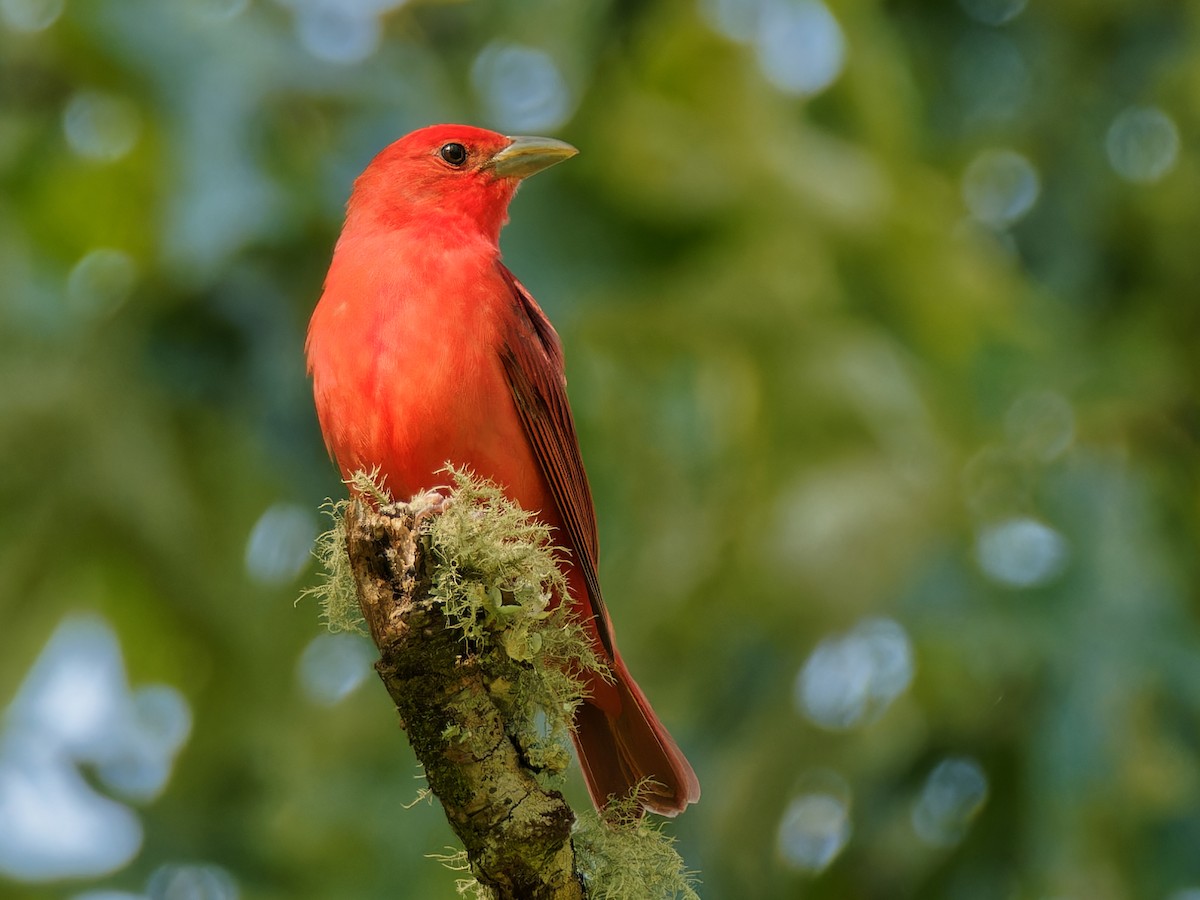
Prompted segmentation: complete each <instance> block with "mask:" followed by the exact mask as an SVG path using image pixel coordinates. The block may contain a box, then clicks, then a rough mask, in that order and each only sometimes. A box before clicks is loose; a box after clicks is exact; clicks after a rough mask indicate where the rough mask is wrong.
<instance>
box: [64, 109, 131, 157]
mask: <svg viewBox="0 0 1200 900" xmlns="http://www.w3.org/2000/svg"><path fill="white" fill-rule="evenodd" d="M62 124H63V132H64V134H66V136H67V143H68V144H69V145H70V147H71V149H72V150H74V151H75V152H76V153H78V154H79V155H80V156H82V157H85V158H87V159H94V160H97V161H100V162H113V161H115V160H118V159H120V158H121V157H123V156H125V155H126V154H127V153H129V151H130V150H132V149H133V147H134V145H135V144H136V143H137V139H138V135H139V133H140V132H141V128H142V120H141V116H140V115H139V114H138V110H137V107H136V106H135V105H134V104H133V102H132V101H130V100H127V99H126V98H124V97H118V96H115V95H113V94H106V93H103V92H101V91H80V92H79V93H77V94H75V95H74V96H73V97H72V98H71V99H70V100H69V101H67V105H66V108H65V109H64V110H63V122H62Z"/></svg>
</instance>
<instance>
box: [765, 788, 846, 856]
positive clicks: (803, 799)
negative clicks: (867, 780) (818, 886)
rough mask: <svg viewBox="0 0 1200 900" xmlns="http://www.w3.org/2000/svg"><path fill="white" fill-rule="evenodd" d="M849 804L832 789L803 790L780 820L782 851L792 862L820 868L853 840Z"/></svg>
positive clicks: (779, 839)
mask: <svg viewBox="0 0 1200 900" xmlns="http://www.w3.org/2000/svg"><path fill="white" fill-rule="evenodd" d="M850 833H851V825H850V805H849V803H848V802H847V801H846V800H845V799H843V798H842V797H839V796H837V795H835V794H833V793H826V792H823V791H817V792H813V793H806V794H801V795H800V796H799V797H796V798H795V799H794V800H792V802H791V803H789V804H788V807H787V809H786V810H785V811H784V813H783V818H782V819H781V820H780V822H779V832H778V836H777V843H778V847H779V853H780V855H781V856H782V857H783V859H784V860H785V861H786V862H787V864H788V865H789V866H791V867H792V868H794V869H799V870H801V871H803V872H820V871H822V870H823V869H825V868H826V867H827V866H828V865H829V864H830V863H831V862H833V861H834V859H836V858H837V855H838V854H839V853H841V852H842V850H843V848H845V846H846V843H847V842H848V841H849V840H850Z"/></svg>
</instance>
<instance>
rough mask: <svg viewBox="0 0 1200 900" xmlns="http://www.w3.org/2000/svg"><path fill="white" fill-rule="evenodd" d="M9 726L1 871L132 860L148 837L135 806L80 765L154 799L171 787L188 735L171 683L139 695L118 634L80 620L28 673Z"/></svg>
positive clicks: (71, 872)
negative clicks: (109, 792) (108, 792)
mask: <svg viewBox="0 0 1200 900" xmlns="http://www.w3.org/2000/svg"><path fill="white" fill-rule="evenodd" d="M3 721H4V727H3V730H2V731H0V871H3V872H6V873H8V874H10V875H13V876H14V877H17V878H21V879H24V880H50V879H57V878H66V877H85V876H97V875H101V874H104V873H106V872H110V871H113V870H115V869H118V868H120V867H122V866H124V865H125V864H127V863H128V862H129V861H130V860H131V859H132V858H133V856H134V855H135V854H136V853H137V852H138V850H139V849H140V847H141V844H142V827H141V823H140V822H139V821H138V818H137V816H136V815H134V813H133V811H132V810H130V809H129V808H128V807H126V806H124V805H123V804H121V803H118V802H116V801H114V800H112V799H110V798H108V797H105V796H103V795H101V794H100V793H98V792H97V790H96V789H95V787H94V786H93V785H92V784H91V783H89V781H88V780H85V779H84V778H83V777H82V776H81V775H80V772H79V768H78V767H79V766H80V765H82V764H87V765H90V766H92V767H93V768H94V770H95V773H96V779H95V780H96V781H98V782H99V783H100V784H101V785H104V786H106V787H108V788H113V789H115V790H117V791H120V792H121V793H123V794H124V795H125V796H127V797H130V798H132V799H138V800H149V799H152V798H153V797H154V796H156V795H157V794H158V793H159V792H160V791H161V790H162V789H163V787H164V786H165V785H166V782H167V780H168V778H169V777H170V774H171V769H172V765H173V763H174V758H175V755H176V753H177V752H178V750H179V749H180V747H182V746H183V744H184V742H185V741H186V740H187V738H188V735H189V734H190V732H191V710H190V709H189V708H188V705H187V701H186V700H185V699H184V698H183V696H182V695H181V694H180V693H179V692H178V691H176V690H175V689H173V688H170V687H167V686H165V685H153V686H149V687H144V688H140V689H139V690H137V691H136V692H132V693H131V692H130V689H129V685H128V682H127V681H126V677H125V669H124V661H123V660H122V657H121V648H120V645H119V643H118V642H117V636H116V634H115V632H113V630H112V629H111V628H110V627H109V626H108V624H107V623H106V622H104V620H102V619H100V618H98V617H94V616H71V617H67V618H66V619H64V620H63V622H62V624H61V625H59V627H58V628H57V629H56V630H55V632H54V634H53V635H51V637H50V640H49V641H47V643H46V646H45V648H44V649H43V650H42V652H41V653H40V654H39V655H38V658H37V659H36V660H35V661H34V664H33V666H32V667H31V669H30V671H29V674H28V675H26V676H25V679H24V681H23V682H22V683H21V686H20V688H19V689H18V691H17V696H16V698H15V699H14V700H13V702H12V704H11V706H10V707H9V708H8V710H7V711H6V713H5V716H4V720H3Z"/></svg>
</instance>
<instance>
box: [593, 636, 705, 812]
mask: <svg viewBox="0 0 1200 900" xmlns="http://www.w3.org/2000/svg"><path fill="white" fill-rule="evenodd" d="M613 675H614V677H615V681H616V683H615V685H613V686H614V687H615V688H616V693H617V696H618V698H619V700H620V703H619V704H610V703H606V704H605V706H606V707H614V706H616V707H617V709H616V711H615V713H614V712H611V711H606V709H603V708H601V707H600V706H598V705H595V704H591V703H584V704H583V705H582V706H580V707H579V709H578V711H577V712H576V714H575V729H574V732H573V734H572V737H573V738H574V741H575V748H576V750H577V751H578V753H579V762H580V765H581V766H582V768H583V777H584V780H585V781H586V782H587V786H588V792H589V793H590V794H591V796H592V802H593V803H595V804H596V808H597V809H603V808H604V807H605V806H606V805H607V804H608V803H609V801H610V800H612V799H614V798H616V799H624V798H626V797H631V796H634V795H635V794H636V796H637V800H638V802H639V803H640V804H641V805H642V806H643V807H645V808H646V809H648V810H650V811H651V812H655V813H658V814H659V815H662V816H675V815H678V814H679V813H681V812H683V810H685V809H686V808H687V806H688V804H689V803H695V802H696V801H697V800H699V799H700V782H699V781H698V780H697V779H696V773H695V772H693V771H692V767H691V765H689V763H688V761H687V759H686V758H685V757H684V755H683V753H682V752H681V751H680V749H679V747H678V746H677V745H676V744H675V741H674V740H672V738H671V735H669V734H668V733H667V730H666V728H664V727H663V725H662V723H661V722H659V721H658V717H657V716H655V715H654V710H653V709H651V708H650V703H649V701H648V700H647V699H646V695H645V694H643V693H642V691H641V689H640V688H639V687H638V686H637V683H636V682H635V681H634V680H633V678H632V677H630V675H629V670H628V669H626V668H625V664H624V663H623V662H622V661H621V659H620V657H619V656H618V657H617V658H616V659H615V660H614V665H613Z"/></svg>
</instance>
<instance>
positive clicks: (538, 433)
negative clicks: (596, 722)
mask: <svg viewBox="0 0 1200 900" xmlns="http://www.w3.org/2000/svg"><path fill="white" fill-rule="evenodd" d="M497 266H498V268H499V270H500V275H501V277H502V278H503V279H504V281H505V283H506V284H507V285H508V287H509V289H510V290H511V291H512V295H513V306H514V311H515V315H514V316H513V317H512V324H511V326H510V333H509V335H508V340H506V341H505V343H504V349H503V350H502V356H503V359H502V361H503V363H504V372H505V375H506V376H507V378H508V386H509V389H510V390H511V391H512V397H513V402H514V403H515V404H516V407H517V414H518V415H519V416H520V419H521V424H522V426H523V427H524V429H525V434H526V436H527V437H528V438H529V444H530V446H531V447H532V448H533V454H534V456H536V457H537V461H538V465H539V466H541V470H542V475H543V476H544V477H545V479H546V482H547V484H549V485H550V493H551V495H552V496H553V497H554V502H555V504H556V505H557V506H558V514H559V517H560V518H561V519H562V525H563V530H564V531H565V532H566V535H565V537H566V538H567V541H568V543H569V544H570V547H569V548H568V549H570V551H571V552H572V554H573V555H574V562H575V565H576V567H578V569H579V571H580V572H581V574H582V575H583V580H584V583H585V584H586V585H587V591H588V599H589V600H590V601H591V606H592V614H593V616H595V619H596V629H597V631H598V632H599V634H600V640H601V641H602V642H603V644H604V648H605V649H606V650H607V651H608V653H609V656H610V657H611V656H613V655H614V653H613V646H612V630H611V626H610V624H609V619H608V612H607V610H605V608H604V600H603V599H602V598H601V596H600V579H599V577H598V575H597V572H596V569H597V564H598V560H599V556H600V550H599V542H598V540H597V537H596V511H595V508H594V507H593V505H592V491H591V488H590V487H588V480H587V474H586V473H585V472H584V469H583V457H582V456H581V455H580V453H579V439H578V438H577V437H576V435H575V420H574V418H572V416H571V407H570V406H569V405H568V403H567V380H566V375H565V374H564V363H563V352H562V344H561V343H560V342H559V340H558V334H557V333H556V332H555V331H554V326H552V325H551V324H550V320H549V319H547V318H546V314H545V313H543V312H542V310H541V308H540V307H539V306H538V305H537V303H536V302H535V301H534V299H533V297H531V296H530V295H529V292H528V291H527V290H525V287H524V286H523V285H522V284H521V282H519V281H517V279H516V276H514V275H513V274H512V272H510V271H508V269H507V268H505V266H503V265H502V264H500V263H497ZM576 599H577V600H579V599H582V598H576Z"/></svg>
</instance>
